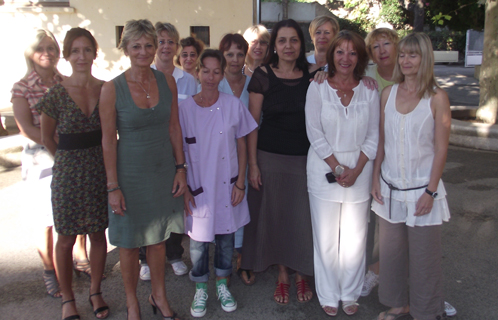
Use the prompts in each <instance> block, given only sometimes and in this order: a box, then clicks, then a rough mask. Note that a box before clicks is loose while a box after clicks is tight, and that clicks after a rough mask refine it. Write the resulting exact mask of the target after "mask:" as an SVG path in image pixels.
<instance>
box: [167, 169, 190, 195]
mask: <svg viewBox="0 0 498 320" xmlns="http://www.w3.org/2000/svg"><path fill="white" fill-rule="evenodd" d="M187 190H188V188H187V176H186V172H182V171H180V172H178V171H177V172H176V174H175V178H174V180H173V190H171V193H173V198H178V197H179V196H181V195H183V194H184V193H185V192H186V191H187Z"/></svg>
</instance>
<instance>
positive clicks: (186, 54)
mask: <svg viewBox="0 0 498 320" xmlns="http://www.w3.org/2000/svg"><path fill="white" fill-rule="evenodd" d="M180 56H181V57H182V58H183V59H187V58H188V57H189V56H190V58H192V59H197V53H195V52H191V53H190V55H189V54H188V52H182V54H181V55H180Z"/></svg>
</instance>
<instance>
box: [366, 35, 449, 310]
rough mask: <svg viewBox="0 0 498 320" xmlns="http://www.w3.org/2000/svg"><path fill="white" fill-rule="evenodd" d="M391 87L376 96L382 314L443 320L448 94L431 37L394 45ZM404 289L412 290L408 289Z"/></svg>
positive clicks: (374, 191)
mask: <svg viewBox="0 0 498 320" xmlns="http://www.w3.org/2000/svg"><path fill="white" fill-rule="evenodd" d="M397 60H398V61H397V63H396V66H395V67H394V74H393V80H394V81H395V84H394V85H393V86H389V87H386V88H385V89H384V91H382V97H381V105H382V107H381V117H380V119H381V120H380V139H379V150H378V152H377V158H376V159H375V165H374V174H373V184H372V195H373V198H374V200H375V201H374V202H373V203H372V210H373V211H375V213H376V214H377V215H378V216H379V218H380V219H379V246H380V278H381V279H382V281H381V282H380V284H379V300H380V302H381V303H382V304H384V305H387V306H389V307H390V308H391V309H389V310H388V311H386V312H382V313H381V314H380V315H379V317H378V319H379V320H393V319H397V318H398V317H400V315H407V314H408V313H410V314H411V316H412V317H413V318H414V319H415V320H422V319H442V318H444V316H443V314H444V300H443V292H442V267H441V259H442V250H441V225H442V223H443V221H448V220H449V218H450V213H449V210H448V203H447V201H446V197H445V195H446V191H445V189H444V186H443V182H442V181H441V175H442V174H443V169H444V164H445V162H446V155H447V152H448V143H449V136H450V126H451V111H450V103H449V100H448V95H447V94H446V92H444V90H442V89H441V88H439V87H438V85H437V82H436V80H435V78H434V54H433V51H432V45H431V41H430V39H429V37H428V36H427V35H425V34H422V33H412V34H410V35H408V36H407V37H405V38H404V39H403V40H401V41H400V43H399V44H398V59H397ZM408 287H409V289H408Z"/></svg>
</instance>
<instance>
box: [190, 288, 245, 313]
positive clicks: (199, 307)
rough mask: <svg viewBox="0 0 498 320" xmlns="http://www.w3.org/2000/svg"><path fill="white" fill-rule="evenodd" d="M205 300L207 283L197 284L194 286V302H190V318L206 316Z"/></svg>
mask: <svg viewBox="0 0 498 320" xmlns="http://www.w3.org/2000/svg"><path fill="white" fill-rule="evenodd" d="M207 298H208V294H207V283H205V282H197V283H196V284H195V296H194V301H192V306H191V307H190V314H191V315H192V317H194V318H200V317H204V315H205V314H206V304H207ZM234 310H235V309H234Z"/></svg>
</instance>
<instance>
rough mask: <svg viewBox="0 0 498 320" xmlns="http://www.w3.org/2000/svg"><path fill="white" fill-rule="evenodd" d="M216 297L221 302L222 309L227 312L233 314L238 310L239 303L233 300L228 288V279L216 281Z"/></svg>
mask: <svg viewBox="0 0 498 320" xmlns="http://www.w3.org/2000/svg"><path fill="white" fill-rule="evenodd" d="M216 296H217V297H218V300H220V302H221V308H222V309H223V310H224V311H225V312H232V311H235V310H237V301H235V299H234V298H233V296H232V294H231V293H230V291H228V287H227V279H226V278H225V279H221V280H217V281H216Z"/></svg>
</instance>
